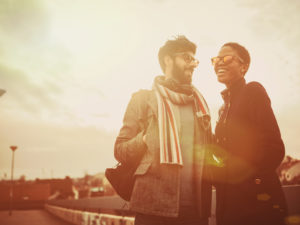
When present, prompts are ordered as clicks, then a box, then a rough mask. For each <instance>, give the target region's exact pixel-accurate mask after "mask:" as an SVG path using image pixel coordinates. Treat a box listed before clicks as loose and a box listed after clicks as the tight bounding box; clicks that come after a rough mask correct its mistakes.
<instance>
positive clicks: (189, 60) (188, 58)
mask: <svg viewBox="0 0 300 225" xmlns="http://www.w3.org/2000/svg"><path fill="white" fill-rule="evenodd" d="M173 55H174V56H180V57H181V58H183V60H184V61H185V62H186V63H187V64H191V63H194V64H196V65H198V64H199V60H198V59H195V58H194V57H193V56H191V55H189V54H187V53H185V52H178V53H174V54H173Z"/></svg>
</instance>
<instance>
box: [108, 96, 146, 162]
mask: <svg viewBox="0 0 300 225" xmlns="http://www.w3.org/2000/svg"><path fill="white" fill-rule="evenodd" d="M144 96H145V91H143V92H141V91H140V92H137V93H135V94H133V95H132V97H131V100H130V102H129V104H128V106H127V109H126V112H125V115H124V118H123V126H122V127H121V129H120V132H119V135H118V136H117V138H116V142H115V146H114V155H115V158H116V159H117V160H118V161H119V162H121V163H131V162H135V161H137V160H139V159H140V158H141V157H142V155H143V153H144V152H145V151H146V148H147V147H146V144H145V143H144V142H143V135H144V130H142V129H143V128H142V127H143V126H142V125H141V123H143V120H142V113H143V110H144V108H145V105H146V103H145V98H144Z"/></svg>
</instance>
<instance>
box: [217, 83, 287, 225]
mask: <svg viewBox="0 0 300 225" xmlns="http://www.w3.org/2000/svg"><path fill="white" fill-rule="evenodd" d="M222 97H223V99H224V105H223V106H222V107H221V109H220V111H219V121H218V122H217V125H216V129H215V136H216V144H217V149H216V155H217V156H218V157H219V159H220V160H219V161H220V165H219V170H217V171H216V173H215V175H216V182H217V183H216V189H217V221H218V224H234V221H236V222H237V223H240V222H238V221H244V222H243V224H246V223H245V220H247V221H248V222H249V224H252V223H251V222H250V220H251V221H253V224H259V222H258V221H262V218H261V217H262V215H264V217H265V219H266V220H265V221H266V222H268V221H270V220H268V219H270V218H269V217H276V218H282V216H283V215H284V213H285V208H286V206H285V200H284V196H283V192H282V188H281V184H280V182H279V179H278V177H277V175H276V168H277V167H278V166H279V165H280V163H281V161H282V159H283V157H284V151H285V150H284V144H283V141H282V139H281V134H280V131H279V127H278V124H277V122H276V119H275V116H274V113H273V110H272V108H271V102H270V99H269V97H268V95H267V93H266V91H265V89H264V87H263V86H262V85H261V84H259V83H258V82H250V83H248V84H246V82H245V79H240V80H238V81H237V82H236V83H234V85H233V86H231V87H230V88H229V89H226V90H224V91H223V92H222ZM277 221H279V219H277Z"/></svg>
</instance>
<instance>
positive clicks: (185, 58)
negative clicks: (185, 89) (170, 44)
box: [172, 51, 198, 84]
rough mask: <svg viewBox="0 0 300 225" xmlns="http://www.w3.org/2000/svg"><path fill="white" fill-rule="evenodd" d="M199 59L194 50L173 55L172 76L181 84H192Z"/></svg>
mask: <svg viewBox="0 0 300 225" xmlns="http://www.w3.org/2000/svg"><path fill="white" fill-rule="evenodd" d="M197 66H198V61H197V60H195V58H194V53H193V52H189V51H188V52H180V53H175V54H174V55H173V68H172V77H173V78H174V79H176V80H177V81H178V82H180V83H181V84H191V83H192V77H193V72H194V69H195V67H197Z"/></svg>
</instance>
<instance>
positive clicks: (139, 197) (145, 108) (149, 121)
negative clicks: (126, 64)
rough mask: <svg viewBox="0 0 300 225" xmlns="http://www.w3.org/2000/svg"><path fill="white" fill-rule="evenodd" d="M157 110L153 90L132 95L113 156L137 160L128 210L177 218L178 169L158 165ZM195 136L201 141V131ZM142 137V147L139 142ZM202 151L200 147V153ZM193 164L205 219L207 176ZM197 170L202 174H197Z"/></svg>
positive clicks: (123, 160) (208, 192) (208, 193)
mask: <svg viewBox="0 0 300 225" xmlns="http://www.w3.org/2000/svg"><path fill="white" fill-rule="evenodd" d="M157 111H158V110H157V100H156V96H155V93H154V91H152V90H140V91H139V92H136V93H135V94H133V95H132V98H131V100H130V102H129V104H128V106H127V110H126V113H125V115H124V119H123V126H122V128H121V129H120V132H119V135H118V137H117V138H116V142H115V147H114V154H115V158H116V159H117V160H118V161H119V162H121V163H136V162H137V161H140V163H139V165H138V167H137V170H136V171H135V184H134V188H133V192H132V196H131V199H130V209H131V210H133V211H135V212H139V213H143V214H148V215H156V216H165V217H177V216H178V213H179V198H180V196H179V195H180V169H181V167H180V166H178V165H161V164H160V160H159V152H160V151H159V133H158V132H159V129H158V119H157V118H158V115H157ZM199 133H200V136H201V137H199V138H203V137H202V136H203V135H201V134H202V133H203V132H202V131H200V132H199ZM145 134H146V144H145V143H144V142H143V136H144V135H145ZM205 148H206V146H204V145H203V146H202V148H201V150H204V149H205ZM194 158H197V152H194ZM194 161H195V162H194V168H195V169H194V180H195V182H194V185H195V190H196V196H195V200H196V205H197V210H198V212H199V215H200V216H201V217H203V218H206V217H208V216H209V215H210V211H211V185H210V180H209V177H210V175H209V171H208V169H207V168H206V167H205V166H204V167H203V163H201V165H200V163H198V162H197V161H196V160H194ZM200 167H202V168H200ZM201 169H203V173H200V170H201ZM198 171H199V172H198ZM200 174H201V177H200Z"/></svg>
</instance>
